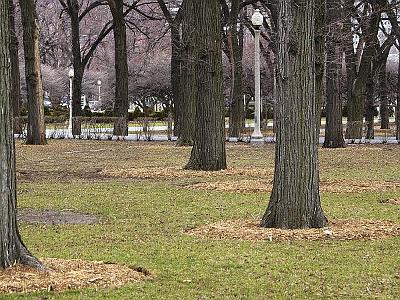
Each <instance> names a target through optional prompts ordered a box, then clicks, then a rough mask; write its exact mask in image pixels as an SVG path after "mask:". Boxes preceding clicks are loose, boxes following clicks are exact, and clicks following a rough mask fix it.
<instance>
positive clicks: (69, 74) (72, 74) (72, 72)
mask: <svg viewBox="0 0 400 300" xmlns="http://www.w3.org/2000/svg"><path fill="white" fill-rule="evenodd" d="M74 76H75V73H74V69H69V71H68V77H69V78H70V79H72V78H74Z"/></svg>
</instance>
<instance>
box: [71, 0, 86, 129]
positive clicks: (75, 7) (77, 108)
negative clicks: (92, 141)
mask: <svg viewBox="0 0 400 300" xmlns="http://www.w3.org/2000/svg"><path fill="white" fill-rule="evenodd" d="M67 2H68V8H69V9H68V13H69V16H70V18H71V40H72V57H73V58H72V59H73V67H74V78H73V80H72V135H73V136H79V135H81V123H80V121H79V118H80V116H81V98H82V81H83V74H84V65H83V64H82V56H81V42H80V25H79V3H78V1H77V0H68V1H67Z"/></svg>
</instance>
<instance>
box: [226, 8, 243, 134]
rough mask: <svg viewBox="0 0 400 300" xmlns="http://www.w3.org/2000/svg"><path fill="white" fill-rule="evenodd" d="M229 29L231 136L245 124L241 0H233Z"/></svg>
mask: <svg viewBox="0 0 400 300" xmlns="http://www.w3.org/2000/svg"><path fill="white" fill-rule="evenodd" d="M231 2H232V5H231V10H230V14H229V24H228V25H229V29H228V44H229V45H228V49H229V52H230V53H229V54H230V64H231V76H232V78H231V107H230V114H229V136H230V137H237V138H238V137H240V135H241V133H242V132H243V130H244V126H245V112H244V103H243V65H242V60H243V38H244V35H243V28H242V27H240V28H238V27H237V24H238V18H239V14H240V2H241V1H239V0H234V1H231Z"/></svg>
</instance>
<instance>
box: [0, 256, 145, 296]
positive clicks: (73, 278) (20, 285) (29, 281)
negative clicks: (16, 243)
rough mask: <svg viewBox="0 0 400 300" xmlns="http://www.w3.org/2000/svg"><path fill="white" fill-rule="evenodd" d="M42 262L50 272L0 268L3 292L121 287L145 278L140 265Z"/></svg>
mask: <svg viewBox="0 0 400 300" xmlns="http://www.w3.org/2000/svg"><path fill="white" fill-rule="evenodd" d="M43 263H44V264H45V266H46V267H47V268H49V269H50V270H49V271H48V272H38V271H36V270H34V269H32V268H29V267H25V266H20V265H19V266H15V267H12V268H9V269H6V270H4V271H1V270H0V293H28V292H36V291H57V292H59V291H65V290H71V289H82V288H107V287H120V286H122V285H125V284H127V283H131V282H137V281H140V280H144V279H145V278H146V274H145V273H143V272H141V271H138V270H137V268H133V267H128V266H121V265H117V264H112V263H105V262H91V261H83V260H64V259H44V260H43ZM147 275H148V274H147Z"/></svg>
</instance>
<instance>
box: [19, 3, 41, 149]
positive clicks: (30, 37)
mask: <svg viewBox="0 0 400 300" xmlns="http://www.w3.org/2000/svg"><path fill="white" fill-rule="evenodd" d="M19 6H20V7H21V17H22V26H23V30H24V56H25V79H26V88H27V98H28V136H27V140H26V143H27V144H32V145H43V144H46V128H45V124H44V103H43V83H42V74H41V64H40V49H39V27H38V19H37V15H36V5H35V1H34V0H20V1H19Z"/></svg>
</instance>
